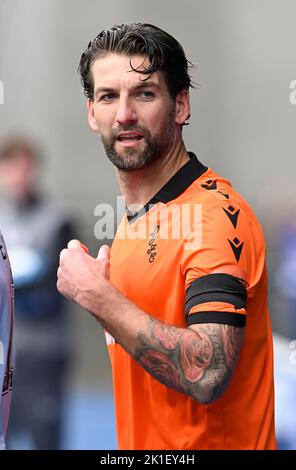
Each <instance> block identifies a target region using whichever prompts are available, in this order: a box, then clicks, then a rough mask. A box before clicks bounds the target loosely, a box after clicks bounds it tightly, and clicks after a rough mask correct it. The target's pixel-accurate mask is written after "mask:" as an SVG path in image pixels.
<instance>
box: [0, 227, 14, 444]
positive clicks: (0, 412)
mask: <svg viewBox="0 0 296 470" xmlns="http://www.w3.org/2000/svg"><path fill="white" fill-rule="evenodd" d="M13 307H14V304H13V282H12V276H11V269H10V263H9V258H8V255H7V251H6V246H5V242H4V240H3V237H2V234H1V232H0V390H1V396H0V450H3V449H5V441H6V434H7V426H8V419H9V410H10V399H11V391H12V373H13V351H12V330H13Z"/></svg>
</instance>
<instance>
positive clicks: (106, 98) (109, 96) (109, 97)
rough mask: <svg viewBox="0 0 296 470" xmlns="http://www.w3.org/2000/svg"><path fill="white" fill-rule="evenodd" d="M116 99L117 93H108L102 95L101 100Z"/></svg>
mask: <svg viewBox="0 0 296 470" xmlns="http://www.w3.org/2000/svg"><path fill="white" fill-rule="evenodd" d="M114 99H115V93H106V94H105V95H102V96H100V98H99V101H105V102H108V101H113V100H114Z"/></svg>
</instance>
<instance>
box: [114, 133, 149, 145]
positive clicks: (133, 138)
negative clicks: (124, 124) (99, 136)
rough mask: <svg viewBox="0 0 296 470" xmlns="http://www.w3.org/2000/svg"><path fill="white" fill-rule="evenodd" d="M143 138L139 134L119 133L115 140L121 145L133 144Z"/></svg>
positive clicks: (142, 135)
mask: <svg viewBox="0 0 296 470" xmlns="http://www.w3.org/2000/svg"><path fill="white" fill-rule="evenodd" d="M143 138H144V134H141V133H140V132H120V134H118V136H117V138H116V140H117V141H118V142H120V143H122V144H135V143H137V142H139V141H140V140H142V139H143Z"/></svg>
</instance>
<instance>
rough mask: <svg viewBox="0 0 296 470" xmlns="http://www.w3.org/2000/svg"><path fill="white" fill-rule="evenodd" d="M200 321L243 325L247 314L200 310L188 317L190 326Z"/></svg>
mask: <svg viewBox="0 0 296 470" xmlns="http://www.w3.org/2000/svg"><path fill="white" fill-rule="evenodd" d="M199 323H222V324H223V325H230V326H238V327H243V326H245V325H246V315H243V314H240V313H228V312H198V313H193V314H192V315H189V317H188V318H187V325H188V326H189V325H197V324H199Z"/></svg>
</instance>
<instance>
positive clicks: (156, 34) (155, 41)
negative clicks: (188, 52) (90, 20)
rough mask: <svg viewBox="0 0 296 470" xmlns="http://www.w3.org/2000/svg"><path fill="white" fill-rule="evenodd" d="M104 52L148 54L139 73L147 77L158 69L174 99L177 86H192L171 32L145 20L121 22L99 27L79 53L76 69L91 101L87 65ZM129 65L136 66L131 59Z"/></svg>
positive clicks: (184, 58) (176, 42) (177, 43)
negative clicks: (81, 52) (94, 35)
mask: <svg viewBox="0 0 296 470" xmlns="http://www.w3.org/2000/svg"><path fill="white" fill-rule="evenodd" d="M108 53H116V54H122V55H125V56H130V57H132V56H134V55H142V56H143V57H144V58H148V60H149V64H150V65H149V67H147V68H146V69H144V70H143V71H142V70H141V73H143V74H145V75H147V78H148V77H149V75H150V74H151V73H153V72H156V71H162V72H163V73H164V77H165V80H166V83H167V87H168V90H169V93H170V96H171V97H172V99H175V98H176V96H177V94H178V93H179V92H180V91H181V90H188V89H189V87H193V83H192V81H191V78H190V76H189V73H188V69H189V68H190V67H192V64H191V62H189V61H188V60H187V59H186V56H185V53H184V50H183V48H182V46H181V44H179V42H178V41H177V40H176V39H175V38H173V36H171V35H170V34H168V33H166V32H165V31H163V30H162V29H160V28H158V27H157V26H154V25H152V24H148V23H132V24H122V25H115V26H113V27H112V28H110V29H105V30H104V31H102V32H101V33H100V34H99V35H98V36H97V37H95V38H94V39H93V40H92V41H90V42H89V44H88V46H87V49H86V50H85V51H84V52H83V54H82V56H81V59H80V63H79V67H78V72H79V74H80V77H81V83H82V86H83V90H84V94H85V96H87V98H90V99H91V100H92V101H93V99H94V83H93V78H92V73H91V67H92V65H93V63H94V61H95V60H96V59H98V58H99V57H100V56H103V55H106V54H108ZM130 66H131V69H132V70H136V69H135V68H133V66H132V63H131V62H130ZM136 71H137V70H136Z"/></svg>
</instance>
